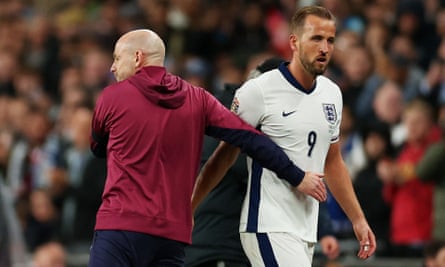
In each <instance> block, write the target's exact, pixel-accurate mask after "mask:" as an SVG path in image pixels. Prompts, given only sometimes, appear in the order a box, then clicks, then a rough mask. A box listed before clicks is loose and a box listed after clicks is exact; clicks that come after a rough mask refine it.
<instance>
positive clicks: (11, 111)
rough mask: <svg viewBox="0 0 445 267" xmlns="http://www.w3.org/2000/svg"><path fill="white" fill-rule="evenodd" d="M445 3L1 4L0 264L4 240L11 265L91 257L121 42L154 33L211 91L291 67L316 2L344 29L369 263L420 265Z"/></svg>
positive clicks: (172, 60)
mask: <svg viewBox="0 0 445 267" xmlns="http://www.w3.org/2000/svg"><path fill="white" fill-rule="evenodd" d="M444 2H445V1H441V0H398V1H394V0H320V1H317V0H300V1H298V0H256V1H254V0H225V1H222V0H145V1H144V0H139V1H138V0H133V1H131V0H128V1H125V0H103V1H99V0H96V1H94V0H45V1H42V0H2V1H0V189H1V195H0V197H1V198H0V204H1V205H0V213H4V214H5V215H4V216H3V215H0V232H1V234H0V251H1V252H0V254H2V253H5V251H9V250H5V249H3V247H2V244H5V243H8V242H9V244H12V245H10V247H11V250H12V252H10V253H9V254H10V257H9V261H14V260H17V258H20V257H21V256H20V252H19V251H23V253H25V254H28V255H33V254H35V255H37V254H38V251H40V249H41V248H42V246H43V247H44V246H50V247H54V246H53V245H54V244H53V243H52V242H54V241H56V242H58V244H62V245H63V248H64V249H67V250H69V251H74V252H76V251H84V252H85V251H88V247H89V243H90V242H91V239H92V233H93V226H94V219H95V212H96V210H97V208H98V206H99V204H100V194H101V192H102V188H103V185H104V182H105V175H106V165H105V164H106V163H105V161H104V160H101V159H96V158H94V157H93V156H92V154H91V153H90V151H89V136H90V120H91V116H92V109H93V108H94V103H95V99H96V96H97V95H98V93H99V92H100V91H101V90H102V89H103V88H104V87H105V86H106V85H108V84H111V83H114V82H115V81H114V78H113V76H112V75H111V74H110V71H109V68H110V66H111V63H112V60H113V46H114V43H115V41H116V40H117V38H118V37H119V36H120V35H121V34H123V33H124V32H127V31H128V30H131V29H136V28H150V29H152V30H154V31H156V32H157V33H158V34H159V35H160V36H161V37H162V38H163V40H164V41H165V42H166V47H167V63H166V66H167V68H168V69H169V70H170V71H171V72H173V73H175V74H178V75H180V76H181V77H183V78H184V79H187V80H188V81H190V82H191V83H193V84H195V85H199V86H202V87H204V88H206V89H207V90H209V91H211V92H213V93H215V94H217V93H218V91H219V90H222V89H223V88H224V85H225V84H241V83H242V82H243V81H244V80H245V79H246V77H247V73H248V72H249V71H250V70H252V69H253V68H254V67H255V66H256V65H257V64H258V63H260V62H261V61H262V60H264V59H266V58H269V57H272V56H274V57H281V58H283V59H289V56H290V51H289V46H288V21H289V19H290V16H292V14H293V13H294V11H295V10H296V9H297V8H298V7H299V6H303V5H307V4H319V5H323V6H325V7H327V8H328V9H330V10H331V11H332V12H333V13H334V15H335V16H336V17H337V20H338V21H337V28H338V32H337V39H336V43H335V46H336V51H335V54H334V56H333V59H332V62H331V64H330V67H329V69H328V71H327V73H326V75H327V76H328V77H330V78H331V79H332V80H334V81H335V82H337V83H338V84H339V85H340V87H341V90H342V91H343V96H344V111H343V122H342V125H341V129H342V140H341V144H342V149H343V150H342V152H343V156H344V158H345V160H346V163H347V165H348V167H349V170H350V172H351V174H352V178H353V183H354V187H355V190H356V192H357V195H358V197H359V200H360V203H361V204H362V206H363V209H364V211H365V213H366V215H367V217H368V220H369V223H370V225H371V226H372V227H373V229H374V231H375V233H376V235H377V238H378V240H379V244H380V246H379V251H378V253H377V257H379V256H396V257H411V256H415V257H417V256H418V257H421V256H422V255H423V254H422V253H423V251H424V248H425V245H426V244H428V243H429V242H430V241H433V240H440V239H445V228H444V227H443V225H445V210H444V208H443V206H444V205H443V203H445V170H444V166H445V163H444V161H443V160H442V164H441V162H439V163H437V162H433V163H431V161H432V160H437V158H439V159H440V158H441V157H443V158H444V159H445V156H444V153H443V152H442V154H439V156H430V157H426V156H425V155H426V154H428V153H433V152H436V153H440V151H441V150H440V149H441V148H442V150H445V144H444V143H445V139H444V137H443V132H444V131H445V3H444ZM129 104H130V103H129ZM434 147H439V148H436V149H435V150H436V151H433V152H430V151H429V150H431V148H433V149H434ZM437 150H439V152H437ZM435 155H436V154H435ZM438 167H440V168H441V169H438ZM438 203H442V204H438ZM328 206H329V211H330V215H331V219H332V221H333V225H334V229H335V232H336V235H337V237H338V238H340V239H341V238H350V237H352V235H353V230H352V229H351V227H350V225H349V223H348V221H347V220H346V218H345V216H344V214H343V213H342V211H341V209H339V207H338V205H336V202H335V200H333V199H332V198H330V199H329V200H328ZM11 229H12V230H11ZM5 233H9V235H8V234H5ZM20 244H23V246H22V247H21V245H20ZM20 247H21V248H20ZM59 252H60V251H59ZM6 254H7V253H6ZM14 257H15V258H16V259H14ZM7 258H8V257H7V256H3V257H2V255H0V261H2V260H5V261H7V260H8V259H7ZM0 265H1V266H4V265H2V263H0ZM5 266H7V265H5Z"/></svg>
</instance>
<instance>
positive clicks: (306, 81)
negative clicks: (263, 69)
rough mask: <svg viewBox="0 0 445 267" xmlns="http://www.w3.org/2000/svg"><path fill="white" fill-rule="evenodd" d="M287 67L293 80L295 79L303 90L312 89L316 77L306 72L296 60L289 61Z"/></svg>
mask: <svg viewBox="0 0 445 267" xmlns="http://www.w3.org/2000/svg"><path fill="white" fill-rule="evenodd" d="M288 68H289V71H290V73H291V74H292V76H294V78H295V80H297V81H298V83H300V85H301V86H303V88H304V89H305V90H307V91H310V90H312V89H313V86H314V83H315V78H316V77H314V76H313V75H312V74H309V73H307V72H306V71H305V70H304V68H303V67H302V66H300V65H298V63H296V62H290V64H289V66H288Z"/></svg>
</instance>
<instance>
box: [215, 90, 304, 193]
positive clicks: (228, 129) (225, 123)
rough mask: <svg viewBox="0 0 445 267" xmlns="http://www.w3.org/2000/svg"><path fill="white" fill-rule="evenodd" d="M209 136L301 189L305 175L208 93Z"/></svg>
mask: <svg viewBox="0 0 445 267" xmlns="http://www.w3.org/2000/svg"><path fill="white" fill-rule="evenodd" d="M206 102H207V103H206V116H207V118H206V119H207V126H206V134H207V135H209V136H212V137H215V138H218V139H221V140H223V141H225V142H227V143H230V144H232V145H234V146H236V147H239V148H240V149H241V152H243V153H245V154H247V155H249V156H250V157H251V158H253V159H254V160H256V161H257V162H258V163H259V164H261V166H263V167H265V168H267V169H269V170H271V171H273V172H275V173H276V174H277V176H278V177H279V178H281V179H285V180H286V181H288V182H289V183H290V184H291V185H292V186H298V185H299V184H300V182H301V181H302V180H303V177H304V175H305V172H304V171H303V170H301V169H300V168H299V167H297V166H296V165H295V164H294V163H293V162H292V161H291V160H290V159H289V157H288V156H287V155H286V153H285V152H284V151H283V150H282V149H281V148H280V147H279V146H278V145H277V144H275V143H274V142H273V141H272V140H271V139H269V138H268V137H267V136H265V135H264V134H262V133H261V132H259V131H258V130H256V129H255V128H253V127H252V126H250V125H249V124H247V123H246V122H244V121H243V120H242V119H241V118H239V117H238V116H237V115H236V114H234V113H232V112H231V111H230V110H228V109H227V108H226V107H224V106H223V105H222V104H221V103H219V101H218V100H217V99H216V98H214V97H213V96H212V95H210V94H209V93H207V92H206Z"/></svg>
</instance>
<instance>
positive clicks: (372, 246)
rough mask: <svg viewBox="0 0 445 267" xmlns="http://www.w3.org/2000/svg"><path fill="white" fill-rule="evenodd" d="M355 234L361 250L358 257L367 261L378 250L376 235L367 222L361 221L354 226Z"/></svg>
mask: <svg viewBox="0 0 445 267" xmlns="http://www.w3.org/2000/svg"><path fill="white" fill-rule="evenodd" d="M353 228H354V233H355V236H356V237H357V240H358V241H359V242H360V250H359V251H358V254H357V256H358V257H359V258H360V259H367V258H369V257H370V256H372V255H373V254H374V252H375V250H376V248H377V244H376V241H375V236H374V233H373V232H372V230H371V228H370V227H369V225H368V223H367V222H366V220H361V221H359V222H358V223H354V224H353Z"/></svg>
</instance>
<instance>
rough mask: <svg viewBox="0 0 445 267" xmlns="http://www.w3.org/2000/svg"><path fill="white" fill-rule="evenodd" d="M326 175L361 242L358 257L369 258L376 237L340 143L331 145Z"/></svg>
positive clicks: (330, 187) (373, 248)
mask: <svg viewBox="0 0 445 267" xmlns="http://www.w3.org/2000/svg"><path fill="white" fill-rule="evenodd" d="M325 175H326V176H325V180H326V183H327V185H328V187H329V189H330V190H331V192H332V194H333V195H334V197H335V199H336V200H337V202H338V203H339V204H340V206H341V207H342V209H343V210H344V212H345V213H346V215H347V216H348V218H349V220H350V221H351V223H352V225H353V228H354V232H355V235H356V237H357V239H358V240H359V241H360V250H359V252H358V256H359V257H360V258H361V259H366V258H368V257H369V256H371V255H372V254H373V253H374V252H375V249H376V241H375V236H374V233H373V232H372V230H371V228H370V227H369V225H368V222H367V220H366V218H365V215H364V213H363V211H362V209H361V207H360V204H359V202H358V200H357V197H356V195H355V192H354V189H353V187H352V182H351V177H350V176H349V172H348V169H347V168H346V165H345V163H344V161H343V158H342V156H341V153H340V144H339V143H338V142H337V143H333V144H331V146H330V148H329V151H328V155H327V157H326V164H325Z"/></svg>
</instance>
